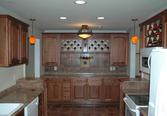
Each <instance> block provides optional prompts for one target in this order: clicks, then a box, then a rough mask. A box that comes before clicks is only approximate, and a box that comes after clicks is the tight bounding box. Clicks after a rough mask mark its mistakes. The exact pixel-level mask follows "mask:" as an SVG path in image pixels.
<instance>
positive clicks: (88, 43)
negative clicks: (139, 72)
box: [42, 33, 129, 71]
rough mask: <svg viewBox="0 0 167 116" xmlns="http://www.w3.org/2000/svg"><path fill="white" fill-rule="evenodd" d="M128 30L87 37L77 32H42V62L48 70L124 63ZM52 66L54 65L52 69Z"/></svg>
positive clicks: (87, 68)
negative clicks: (84, 38) (86, 38)
mask: <svg viewBox="0 0 167 116" xmlns="http://www.w3.org/2000/svg"><path fill="white" fill-rule="evenodd" d="M128 38H129V35H128V34H127V33H101V34H100V33H95V34H93V36H92V37H91V38H89V39H88V40H82V39H79V37H78V36H77V34H73V33H61V34H60V33H56V34H54V33H53V34H51V33H50V34H49V33H44V34H42V48H43V50H42V51H43V55H42V57H43V60H42V61H43V65H44V66H45V68H47V69H50V68H51V67H52V69H51V70H56V69H57V68H58V69H63V70H76V71H79V70H89V71H95V70H109V69H110V68H109V67H110V66H118V67H119V66H127V65H128V56H129V55H128V53H129V52H128V51H129V41H128ZM54 66H56V67H57V68H56V69H55V68H54Z"/></svg>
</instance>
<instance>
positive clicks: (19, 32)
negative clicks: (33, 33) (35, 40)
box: [0, 15, 28, 66]
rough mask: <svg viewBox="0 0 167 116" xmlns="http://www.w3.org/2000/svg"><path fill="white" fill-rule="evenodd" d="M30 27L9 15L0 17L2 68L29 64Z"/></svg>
mask: <svg viewBox="0 0 167 116" xmlns="http://www.w3.org/2000/svg"><path fill="white" fill-rule="evenodd" d="M27 38H28V25H27V24H25V23H23V22H21V21H19V20H17V19H15V18H13V17H11V16H8V15H0V41H1V43H0V54H1V55H0V66H13V65H17V64H23V63H28V55H27V53H28V52H27V49H28V46H27V44H28V43H27V40H26V39H27Z"/></svg>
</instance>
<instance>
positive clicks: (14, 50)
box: [9, 20, 20, 65]
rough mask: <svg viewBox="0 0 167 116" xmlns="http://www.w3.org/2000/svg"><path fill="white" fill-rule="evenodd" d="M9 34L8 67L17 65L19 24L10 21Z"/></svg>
mask: <svg viewBox="0 0 167 116" xmlns="http://www.w3.org/2000/svg"><path fill="white" fill-rule="evenodd" d="M9 29H10V32H9V35H10V36H9V44H10V45H9V54H10V58H11V62H10V65H16V64H19V62H20V61H19V33H20V32H19V24H18V23H17V22H16V21H14V20H10V28H9Z"/></svg>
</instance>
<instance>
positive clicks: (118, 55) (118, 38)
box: [110, 34, 129, 66]
mask: <svg viewBox="0 0 167 116" xmlns="http://www.w3.org/2000/svg"><path fill="white" fill-rule="evenodd" d="M128 49H129V47H128V35H121V34H117V35H113V36H112V37H111V53H110V54H111V56H110V62H111V65H113V66H125V65H127V60H128Z"/></svg>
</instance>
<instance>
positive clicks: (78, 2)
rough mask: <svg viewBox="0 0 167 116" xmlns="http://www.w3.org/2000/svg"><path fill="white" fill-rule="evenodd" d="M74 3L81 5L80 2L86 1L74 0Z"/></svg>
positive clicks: (84, 2)
mask: <svg viewBox="0 0 167 116" xmlns="http://www.w3.org/2000/svg"><path fill="white" fill-rule="evenodd" d="M74 3H75V4H79V5H82V4H86V1H84V0H76V1H75V2H74Z"/></svg>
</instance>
